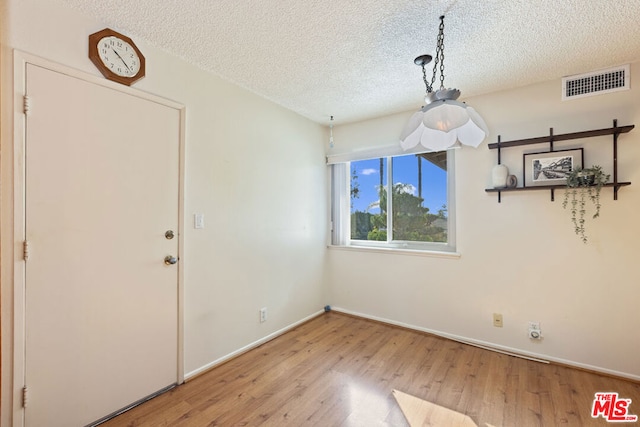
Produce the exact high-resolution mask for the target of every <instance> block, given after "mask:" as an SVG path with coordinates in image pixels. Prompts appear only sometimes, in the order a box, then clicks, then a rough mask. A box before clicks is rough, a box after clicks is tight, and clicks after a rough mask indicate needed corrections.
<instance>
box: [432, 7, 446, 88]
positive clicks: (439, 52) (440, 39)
mask: <svg viewBox="0 0 640 427" xmlns="http://www.w3.org/2000/svg"><path fill="white" fill-rule="evenodd" d="M438 59H439V60H440V89H444V15H442V16H441V17H440V31H439V32H438V46H437V47H436V64H437V63H438ZM434 68H435V66H434ZM434 77H435V71H434ZM432 84H433V83H432Z"/></svg>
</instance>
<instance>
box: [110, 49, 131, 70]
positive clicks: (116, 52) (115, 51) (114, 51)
mask: <svg viewBox="0 0 640 427" xmlns="http://www.w3.org/2000/svg"><path fill="white" fill-rule="evenodd" d="M111 50H112V51H113V53H115V54H116V55H117V56H118V58H120V61H122V63H123V64H124V66H125V67H127V70H129V71H131V68H129V66H128V65H127V63H126V62H124V59H122V56H120V54H119V53H118V51H117V50H115V49H114V48H111Z"/></svg>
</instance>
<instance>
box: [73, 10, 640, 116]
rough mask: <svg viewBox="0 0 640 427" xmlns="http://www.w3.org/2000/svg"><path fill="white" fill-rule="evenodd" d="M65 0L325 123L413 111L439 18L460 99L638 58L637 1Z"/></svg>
mask: <svg viewBox="0 0 640 427" xmlns="http://www.w3.org/2000/svg"><path fill="white" fill-rule="evenodd" d="M62 2H63V3H65V4H67V5H69V6H71V7H73V8H76V9H79V10H81V11H83V12H85V13H86V14H89V15H91V16H93V17H97V18H98V19H99V20H100V21H101V22H103V23H104V24H105V26H108V27H111V28H113V29H116V30H118V31H120V32H123V33H125V34H127V35H129V36H130V37H132V38H134V40H136V39H145V40H146V41H147V42H149V43H151V44H153V45H155V46H158V47H160V48H162V49H165V50H166V51H168V52H170V53H172V54H175V55H176V56H179V57H181V58H183V59H185V60H187V61H189V62H191V63H193V64H196V65H197V66H199V67H201V68H203V69H205V70H209V71H211V72H212V73H215V74H217V75H219V76H221V77H223V78H225V79H227V80H230V81H232V82H234V83H236V84H238V85H240V86H243V87H245V88H247V89H249V90H251V91H253V92H255V93H257V94H259V95H261V96H263V97H265V98H267V99H270V100H272V101H274V102H276V103H278V104H280V105H282V106H284V107H286V108H289V109H291V110H293V111H296V112H297V113H299V114H301V115H303V116H305V117H308V118H309V119H311V120H314V121H316V122H319V123H324V124H327V123H328V122H329V117H330V116H331V115H333V116H335V123H336V124H340V123H346V122H351V121H357V120H362V119H367V118H372V117H377V116H382V115H386V114H390V113H394V112H400V111H408V110H413V109H416V110H417V109H418V108H419V107H420V106H421V105H422V102H423V96H424V92H425V87H424V83H423V82H422V71H421V69H420V67H418V66H416V65H414V63H413V59H414V58H415V57H416V56H418V55H421V54H425V53H428V54H431V55H434V54H435V47H436V37H437V33H438V25H439V19H438V17H439V16H440V15H442V14H445V15H446V18H445V40H444V42H445V51H444V52H445V66H446V68H445V71H446V79H445V85H446V86H447V87H456V88H458V89H460V90H461V91H462V96H461V98H460V99H461V100H464V98H465V97H468V96H472V95H479V94H482V93H487V92H492V91H497V90H500V89H507V88H512V87H517V86H524V85H528V84H531V83H535V82H539V81H545V80H551V79H555V78H559V77H561V76H565V75H571V74H577V73H583V72H588V71H593V70H597V69H601V68H606V67H609V66H614V65H621V64H626V63H629V62H633V61H637V60H640V23H639V20H640V1H639V0H323V1H320V0H277V1H275V0H62ZM430 65H432V64H430ZM150 73H153V69H150V70H148V71H147V75H149V74H150ZM428 77H429V80H430V74H429V75H428ZM558 96H560V88H559V89H558Z"/></svg>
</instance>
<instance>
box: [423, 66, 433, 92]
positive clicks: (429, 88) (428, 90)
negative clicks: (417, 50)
mask: <svg viewBox="0 0 640 427" xmlns="http://www.w3.org/2000/svg"><path fill="white" fill-rule="evenodd" d="M422 80H424V85H425V86H426V87H427V93H430V92H432V91H433V80H431V84H429V82H428V81H427V69H426V68H425V63H424V62H423V63H422Z"/></svg>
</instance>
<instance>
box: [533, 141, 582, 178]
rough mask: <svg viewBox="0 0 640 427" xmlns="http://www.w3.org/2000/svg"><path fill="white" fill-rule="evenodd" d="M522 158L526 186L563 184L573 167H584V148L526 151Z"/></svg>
mask: <svg viewBox="0 0 640 427" xmlns="http://www.w3.org/2000/svg"><path fill="white" fill-rule="evenodd" d="M522 159H523V163H524V164H523V168H522V170H523V174H524V177H523V178H524V179H523V180H522V182H523V186H524V187H539V186H544V185H562V184H564V183H565V182H566V180H567V175H569V173H570V172H571V171H572V170H573V169H575V168H577V167H582V163H583V161H584V152H583V149H582V148H574V149H572V150H561V151H545V152H542V153H524V154H523V155H522Z"/></svg>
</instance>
